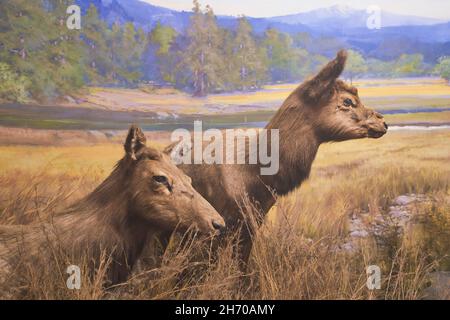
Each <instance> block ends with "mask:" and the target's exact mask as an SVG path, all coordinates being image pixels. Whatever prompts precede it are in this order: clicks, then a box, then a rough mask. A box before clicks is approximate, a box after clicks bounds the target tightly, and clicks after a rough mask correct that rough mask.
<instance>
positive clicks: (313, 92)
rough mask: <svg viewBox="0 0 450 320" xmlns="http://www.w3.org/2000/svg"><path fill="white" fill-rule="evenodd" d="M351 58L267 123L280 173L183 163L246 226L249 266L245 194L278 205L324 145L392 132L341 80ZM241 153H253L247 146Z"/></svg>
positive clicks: (263, 206)
mask: <svg viewBox="0 0 450 320" xmlns="http://www.w3.org/2000/svg"><path fill="white" fill-rule="evenodd" d="M346 59H347V54H346V52H345V51H343V50H342V51H340V52H339V53H338V54H337V57H336V58H335V59H334V60H332V61H331V62H329V63H328V64H327V65H326V66H325V67H324V68H323V69H322V70H321V71H320V72H319V73H318V74H317V75H316V76H314V77H313V78H311V79H309V80H307V81H305V82H304V83H303V84H301V85H300V86H299V87H298V88H297V89H295V90H294V91H293V92H292V93H291V94H290V95H289V96H288V98H287V99H286V100H285V101H284V103H283V105H282V106H281V108H280V109H279V110H278V112H277V113H276V114H275V116H274V117H273V118H272V119H271V120H270V122H269V123H268V124H267V126H266V129H278V130H279V137H280V138H279V155H280V158H279V171H278V173H276V174H275V175H261V174H260V168H261V167H262V166H263V165H261V164H247V165H227V164H222V165H221V164H201V165H193V164H182V165H180V166H179V167H180V168H181V169H182V170H183V171H184V172H185V173H186V174H187V175H188V176H190V177H191V178H192V181H193V186H194V188H195V189H196V190H197V191H198V192H199V193H200V194H201V195H203V196H204V197H205V199H207V200H208V201H209V202H210V203H211V204H212V205H213V206H214V208H215V209H216V210H217V211H218V212H220V214H221V215H222V216H223V217H224V219H225V221H226V223H227V229H231V230H233V229H235V228H240V227H242V226H243V225H244V226H247V227H244V228H243V229H242V230H241V232H240V234H241V240H242V241H241V243H242V246H241V248H240V252H239V255H240V258H241V259H242V261H243V262H244V265H245V262H246V261H247V260H248V257H249V253H250V250H251V247H252V239H251V234H252V232H253V231H254V230H253V229H254V227H252V226H250V225H249V217H247V216H246V214H245V213H242V210H241V208H242V207H245V206H246V203H247V202H246V201H244V200H243V197H245V198H246V199H250V200H251V201H252V203H253V205H254V206H256V207H257V209H258V210H257V211H260V212H262V213H263V214H266V213H267V212H268V211H269V210H270V208H271V207H272V206H273V205H274V203H275V200H276V197H274V193H275V194H276V195H285V194H287V193H289V192H290V191H292V190H294V189H295V188H297V187H298V186H300V184H301V183H302V182H303V181H304V180H305V179H307V178H308V176H309V173H310V171H311V165H312V162H313V161H314V158H315V156H316V153H317V151H318V148H319V146H320V144H322V143H326V142H332V141H344V140H350V139H359V138H366V137H369V138H379V137H381V136H383V135H384V134H385V133H386V131H387V125H386V123H385V122H384V119H383V116H382V115H380V114H379V113H377V112H375V111H373V110H371V109H369V108H366V107H365V106H364V105H363V103H362V102H361V100H360V98H359V96H358V90H357V89H356V88H355V87H353V86H350V85H348V84H346V83H344V82H343V81H342V80H339V79H338V77H339V76H340V74H341V73H342V71H343V69H344V66H345V62H346ZM269 143H270V141H269ZM244 147H245V146H244ZM270 149H271V148H270V147H267V149H266V150H270ZM177 150H182V148H180V147H179V146H178V145H177V143H174V144H172V145H170V146H169V147H168V148H166V152H167V153H173V152H177ZM238 152H245V154H246V156H247V157H248V156H249V154H248V152H249V150H247V148H246V149H245V150H240V151H238ZM172 155H173V154H172ZM173 156H174V155H173ZM175 156H176V155H175ZM261 221H262V219H259V220H258V221H257V223H256V224H259V223H261Z"/></svg>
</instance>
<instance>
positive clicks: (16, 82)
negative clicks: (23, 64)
mask: <svg viewBox="0 0 450 320" xmlns="http://www.w3.org/2000/svg"><path fill="white" fill-rule="evenodd" d="M26 82H27V80H26V78H25V77H22V76H20V75H18V74H17V73H15V72H14V71H13V70H11V67H10V66H9V65H8V64H6V63H0V99H1V100H6V101H10V102H24V101H25V100H26V98H27V91H26Z"/></svg>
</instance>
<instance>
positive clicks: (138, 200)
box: [124, 126, 225, 233]
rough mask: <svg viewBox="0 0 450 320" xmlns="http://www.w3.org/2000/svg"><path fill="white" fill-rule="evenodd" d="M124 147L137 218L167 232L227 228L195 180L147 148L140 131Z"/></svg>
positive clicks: (131, 134)
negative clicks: (195, 187) (197, 187)
mask: <svg viewBox="0 0 450 320" xmlns="http://www.w3.org/2000/svg"><path fill="white" fill-rule="evenodd" d="M124 147H125V152H126V156H125V158H124V161H125V162H126V163H127V165H126V167H127V171H126V172H127V173H126V174H127V178H126V180H127V181H128V182H127V186H126V188H127V192H128V199H129V200H128V201H129V208H130V210H131V212H132V213H133V214H134V215H137V216H138V217H139V218H142V219H143V220H145V221H147V222H149V223H151V224H152V225H153V226H156V227H158V228H159V229H160V230H163V231H172V230H174V229H177V230H181V231H183V230H187V229H188V228H190V227H195V228H196V229H197V230H199V231H200V232H202V233H211V232H214V233H216V232H217V231H220V230H221V229H224V228H225V221H224V220H223V218H222V217H221V216H220V215H219V213H218V212H217V211H216V210H215V209H214V208H213V207H212V206H211V205H210V204H209V203H208V202H207V201H206V200H205V199H204V198H203V197H202V196H201V195H200V194H199V193H198V192H197V191H195V189H194V188H193V187H192V185H191V178H189V177H188V176H187V175H185V174H184V173H183V172H182V171H181V170H180V169H178V168H177V167H176V166H175V165H174V164H173V163H172V162H171V159H170V157H169V156H167V155H166V154H163V153H162V152H159V151H158V150H156V149H154V148H151V147H148V146H146V138H145V136H144V133H143V132H142V130H141V129H140V128H138V127H136V126H132V127H131V128H130V130H129V132H128V136H127V138H126V141H125V145H124Z"/></svg>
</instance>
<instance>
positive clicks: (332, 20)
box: [268, 5, 445, 31]
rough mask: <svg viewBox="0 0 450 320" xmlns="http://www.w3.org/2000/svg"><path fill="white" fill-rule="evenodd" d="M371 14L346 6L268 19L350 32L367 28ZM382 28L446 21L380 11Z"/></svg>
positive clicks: (335, 6)
mask: <svg viewBox="0 0 450 320" xmlns="http://www.w3.org/2000/svg"><path fill="white" fill-rule="evenodd" d="M370 15H371V13H368V12H367V11H366V10H357V9H353V8H351V7H349V6H346V5H334V6H331V7H328V8H321V9H315V10H312V11H308V12H302V13H297V14H291V15H286V16H279V17H273V18H268V19H269V20H270V21H275V22H281V23H287V24H290V25H296V24H303V25H306V26H309V27H311V28H315V29H317V28H319V29H323V30H328V31H329V30H348V29H355V28H366V23H367V19H368V18H369V16H370ZM380 22H381V27H382V28H384V27H394V26H414V25H432V24H437V23H442V22H445V21H442V20H438V19H433V18H423V17H415V16H408V15H399V14H394V13H390V12H387V11H384V10H381V11H380Z"/></svg>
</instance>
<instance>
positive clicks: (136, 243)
mask: <svg viewBox="0 0 450 320" xmlns="http://www.w3.org/2000/svg"><path fill="white" fill-rule="evenodd" d="M124 147H125V151H126V155H125V156H124V157H123V158H122V159H121V160H120V161H119V162H118V164H117V165H116V167H115V169H114V171H113V172H112V173H111V175H110V176H109V177H108V178H106V180H105V181H104V182H103V183H101V184H100V186H98V187H97V188H96V189H95V190H94V191H93V192H92V193H90V194H89V195H87V196H86V197H85V198H84V199H82V200H81V201H79V202H77V203H75V204H74V205H72V206H71V207H69V208H68V209H67V210H65V211H64V212H62V213H61V214H58V215H56V216H55V217H54V218H53V220H52V221H51V222H49V223H39V224H36V225H24V226H0V272H2V273H3V272H5V271H6V270H7V269H10V267H11V266H12V265H11V262H12V261H13V260H14V258H15V257H16V256H17V255H18V254H19V252H21V253H22V254H23V255H24V256H26V257H27V256H29V257H34V258H36V257H39V258H43V259H49V257H50V255H51V251H52V249H53V246H54V245H55V244H57V245H58V246H59V247H62V248H64V249H66V250H67V251H68V252H70V255H72V256H74V257H75V259H77V258H80V259H81V257H84V258H86V256H87V260H88V261H89V263H91V264H92V265H93V268H95V266H98V265H99V263H100V262H99V260H100V258H101V256H102V255H103V254H104V253H105V252H106V253H107V254H108V255H109V257H110V258H109V261H111V263H110V266H109V267H108V270H107V273H106V274H107V277H108V279H107V280H109V281H108V282H110V283H112V284H115V283H118V282H122V281H124V280H126V279H127V277H128V275H129V273H130V271H131V269H132V268H133V265H134V264H135V262H136V260H137V259H138V258H139V257H140V255H141V252H142V249H143V247H144V245H145V244H146V243H148V241H150V238H152V237H158V236H159V235H160V234H161V233H170V232H172V231H174V230H177V231H185V230H187V229H188V228H191V227H192V226H195V227H196V228H197V230H198V231H199V232H200V233H204V234H211V233H216V232H217V231H218V229H222V228H224V225H225V223H224V220H223V219H222V217H221V216H220V215H219V214H218V213H217V212H216V210H214V208H213V207H212V206H211V205H210V204H209V203H208V202H207V201H206V200H205V199H203V198H202V197H201V196H200V195H199V194H198V193H197V192H196V191H195V190H194V188H193V187H192V186H191V179H190V178H189V177H188V176H186V175H185V174H183V173H182V171H181V170H179V169H178V168H177V167H176V166H175V165H174V164H172V162H171V160H170V158H169V157H168V156H167V155H165V154H163V153H161V152H159V151H157V150H155V149H153V148H150V147H147V146H146V139H145V136H144V134H143V132H142V131H141V130H140V129H139V128H137V127H134V126H133V127H131V129H130V131H129V133H128V136H127V138H126V142H125V145H124ZM73 264H77V261H73Z"/></svg>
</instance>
